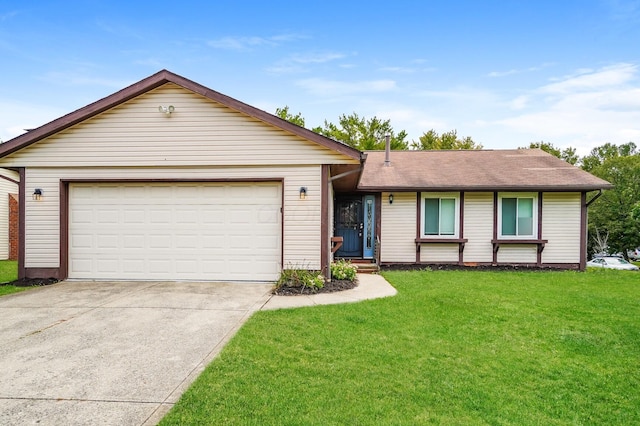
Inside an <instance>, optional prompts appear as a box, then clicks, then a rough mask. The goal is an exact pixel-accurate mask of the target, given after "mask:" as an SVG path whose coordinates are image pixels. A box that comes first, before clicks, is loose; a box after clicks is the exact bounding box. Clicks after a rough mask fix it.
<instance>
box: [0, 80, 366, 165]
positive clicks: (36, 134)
mask: <svg viewBox="0 0 640 426" xmlns="http://www.w3.org/2000/svg"><path fill="white" fill-rule="evenodd" d="M166 83H173V84H176V85H178V86H180V87H183V88H185V89H187V90H191V91H192V92H195V93H197V94H199V95H202V96H204V97H206V98H208V99H211V100H212V101H215V102H218V103H220V104H222V105H224V106H226V107H228V108H231V109H233V110H235V111H238V112H241V113H243V114H246V115H248V116H250V117H253V118H255V119H258V120H260V121H263V122H265V123H268V124H271V125H273V126H275V127H278V128H280V129H282V130H284V131H287V132H289V133H292V134H294V135H296V136H299V137H301V138H304V139H307V140H309V141H312V142H315V143H317V144H319V145H322V146H325V147H327V148H329V149H332V150H334V151H337V152H339V153H341V154H344V155H346V156H348V157H351V158H354V159H358V160H360V159H362V153H361V152H360V151H358V150H357V149H355V148H352V147H350V146H348V145H345V144H343V143H340V142H337V141H334V140H333V139H330V138H327V137H324V136H322V135H319V134H318V133H315V132H312V131H311V130H308V129H305V128H303V127H300V126H297V125H295V124H293V123H290V122H288V121H286V120H283V119H281V118H280V117H277V116H275V115H273V114H269V113H268V112H266V111H263V110H260V109H258V108H255V107H252V106H251V105H248V104H245V103H243V102H240V101H238V100H237V99H233V98H231V97H229V96H227V95H223V94H222V93H219V92H216V91H215V90H211V89H209V88H207V87H205V86H203V85H201V84H198V83H196V82H194V81H191V80H189V79H186V78H184V77H181V76H179V75H177V74H174V73H172V72H170V71H167V70H162V71H159V72H157V73H155V74H153V75H151V76H149V77H147V78H145V79H143V80H140V81H139V82H137V83H134V84H132V85H131V86H129V87H126V88H124V89H122V90H119V91H118V92H116V93H113V94H111V95H109V96H107V97H105V98H102V99H100V100H98V101H96V102H93V103H91V104H89V105H87V106H85V107H82V108H80V109H78V110H76V111H73V112H71V113H69V114H67V115H64V116H62V117H60V118H58V119H56V120H53V121H51V122H49V123H47V124H44V125H43V126H40V127H38V128H36V129H33V130H31V131H29V132H27V133H25V134H22V135H20V136H17V137H15V138H13V139H11V140H9V141H7V142H5V143H3V144H0V157H4V156H6V155H8V154H11V153H12V152H15V151H18V150H20V149H22V148H24V147H27V146H29V145H31V144H33V143H35V142H38V141H40V140H42V139H44V138H46V137H49V136H51V135H53V134H55V133H58V132H60V131H62V130H64V129H67V128H69V127H71V126H74V125H76V124H78V123H80V122H82V121H85V120H87V119H89V118H91V117H94V116H96V115H98V114H100V113H102V112H104V111H107V110H108V109H111V108H113V107H115V106H117V105H120V104H122V103H124V102H126V101H129V100H131V99H133V98H135V97H137V96H139V95H141V94H143V93H146V92H148V91H150V90H153V89H155V88H157V87H160V86H162V85H163V84H166Z"/></svg>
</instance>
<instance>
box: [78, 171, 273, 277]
mask: <svg viewBox="0 0 640 426" xmlns="http://www.w3.org/2000/svg"><path fill="white" fill-rule="evenodd" d="M281 203H282V201H281V185H280V184H278V183H274V182H264V183H224V184H222V183H202V184H200V183H197V184H196V183H145V184H142V183H127V184H116V183H109V184H88V183H86V184H85V183H77V184H71V185H70V188H69V277H70V278H79V279H161V280H184V279H193V280H230V281H273V280H276V279H277V278H278V274H279V271H280V266H281V265H280V262H281V253H282V250H281V244H282V243H281V238H282V231H281V210H280V208H281Z"/></svg>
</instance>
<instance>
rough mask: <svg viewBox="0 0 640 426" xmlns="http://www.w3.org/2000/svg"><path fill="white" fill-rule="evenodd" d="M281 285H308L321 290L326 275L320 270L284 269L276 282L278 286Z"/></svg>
mask: <svg viewBox="0 0 640 426" xmlns="http://www.w3.org/2000/svg"><path fill="white" fill-rule="evenodd" d="M280 287H299V288H305V287H308V288H312V289H315V290H319V289H321V288H322V287H324V276H323V275H322V274H321V273H320V272H318V271H311V270H309V269H302V268H291V269H283V270H282V272H281V273H280V278H279V279H278V281H277V282H276V288H280Z"/></svg>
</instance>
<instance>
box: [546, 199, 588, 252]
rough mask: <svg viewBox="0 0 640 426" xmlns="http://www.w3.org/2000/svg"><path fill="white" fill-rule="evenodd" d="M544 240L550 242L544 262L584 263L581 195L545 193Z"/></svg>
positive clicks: (547, 245)
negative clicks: (581, 232)
mask: <svg viewBox="0 0 640 426" xmlns="http://www.w3.org/2000/svg"><path fill="white" fill-rule="evenodd" d="M542 239H545V240H549V242H548V243H547V244H546V246H545V248H544V251H543V252H542V262H543V263H579V262H580V194H579V193H545V194H544V196H543V198H542Z"/></svg>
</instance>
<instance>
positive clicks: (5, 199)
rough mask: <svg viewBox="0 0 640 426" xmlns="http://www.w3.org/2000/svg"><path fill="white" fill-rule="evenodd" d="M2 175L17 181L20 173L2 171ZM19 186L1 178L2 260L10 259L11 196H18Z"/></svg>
mask: <svg viewBox="0 0 640 426" xmlns="http://www.w3.org/2000/svg"><path fill="white" fill-rule="evenodd" d="M0 174H1V175H3V176H6V177H8V178H9V179H13V180H15V181H17V180H18V179H19V176H18V173H16V172H13V171H11V170H5V169H0ZM17 193H18V185H17V184H15V183H13V182H11V181H9V180H7V179H3V178H0V195H2V197H0V259H1V260H5V259H8V258H9V195H8V194H17Z"/></svg>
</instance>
